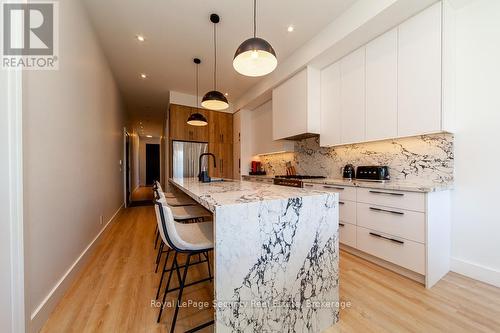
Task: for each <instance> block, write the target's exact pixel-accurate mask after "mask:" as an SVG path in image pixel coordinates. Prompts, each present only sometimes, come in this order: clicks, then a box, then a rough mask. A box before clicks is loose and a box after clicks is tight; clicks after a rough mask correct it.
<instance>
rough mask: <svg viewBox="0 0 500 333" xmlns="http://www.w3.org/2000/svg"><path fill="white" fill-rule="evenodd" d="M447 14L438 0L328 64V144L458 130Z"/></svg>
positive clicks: (324, 112) (324, 97)
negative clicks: (455, 123) (455, 120)
mask: <svg viewBox="0 0 500 333" xmlns="http://www.w3.org/2000/svg"><path fill="white" fill-rule="evenodd" d="M442 13H443V14H444V16H445V17H444V18H443V17H442ZM446 15H447V14H446V11H444V12H443V10H442V3H441V2H438V3H436V4H434V5H433V6H431V7H429V8H427V9H426V10H424V11H422V12H421V13H419V14H417V15H416V16H414V17H412V18H410V19H409V20H408V21H405V22H404V23H402V24H401V25H400V26H398V27H396V28H394V29H393V30H390V31H388V32H386V33H385V34H383V35H381V36H380V37H378V38H376V39H374V40H373V41H371V42H370V43H368V44H366V45H365V46H363V47H361V48H359V49H357V50H356V51H354V52H353V53H351V54H349V55H347V56H345V57H344V58H342V59H340V60H339V61H337V62H336V63H334V64H333V65H330V66H328V67H326V68H324V69H323V70H321V80H320V82H321V89H320V90H321V103H320V109H321V110H320V113H321V122H322V123H321V133H320V144H321V146H334V145H343V144H350V143H358V142H364V141H374V140H383V139H391V138H397V137H405V136H413V135H422V134H428V133H438V132H445V131H450V132H451V131H453V119H454V106H453V103H452V102H453V89H452V88H448V90H446V89H444V84H443V82H444V83H445V84H446V86H448V87H450V86H452V83H453V74H454V73H453V70H452V69H453V66H452V64H451V63H450V60H449V59H453V57H452V55H450V54H448V55H447V56H446V54H447V52H450V51H449V49H452V47H449V46H447V45H448V44H449V45H452V44H451V43H452V42H453V36H452V33H449V32H447V31H452V30H453V28H452V27H451V25H452V23H448V25H450V27H448V25H444V24H445V23H446V21H450V22H452V20H451V19H450V20H446ZM449 15H452V13H450V14H449ZM443 25H444V28H443ZM442 31H444V32H445V34H444V35H446V36H443V34H442ZM443 41H444V42H443ZM442 66H443V68H444V69H445V70H444V71H443V68H442ZM446 69H447V70H446ZM443 96H444V97H445V98H444V99H443ZM446 97H447V98H446Z"/></svg>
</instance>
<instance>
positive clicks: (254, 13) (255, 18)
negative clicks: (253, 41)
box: [253, 0, 257, 38]
mask: <svg viewBox="0 0 500 333" xmlns="http://www.w3.org/2000/svg"><path fill="white" fill-rule="evenodd" d="M256 8H257V0H253V38H255V36H257V14H256V13H257V9H256Z"/></svg>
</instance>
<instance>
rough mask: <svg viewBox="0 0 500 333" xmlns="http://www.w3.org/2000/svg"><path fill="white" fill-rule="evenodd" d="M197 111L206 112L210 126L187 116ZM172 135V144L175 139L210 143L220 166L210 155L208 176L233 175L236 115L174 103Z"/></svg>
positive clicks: (170, 135)
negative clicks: (197, 124) (198, 124)
mask: <svg viewBox="0 0 500 333" xmlns="http://www.w3.org/2000/svg"><path fill="white" fill-rule="evenodd" d="M194 112H198V113H201V114H202V115H204V116H205V118H206V119H207V120H208V125H207V126H192V125H189V124H188V123H187V119H188V118H189V116H190V115H191V114H192V113H194ZM169 138H170V145H172V141H193V142H207V143H208V150H209V152H211V153H213V154H214V155H215V157H216V163H217V167H216V168H214V167H213V161H212V159H211V158H210V160H209V166H210V167H209V175H210V176H211V177H217V178H233V115H232V114H231V113H224V112H217V111H211V110H205V109H198V108H193V107H189V106H184V105H177V104H171V105H170V114H169ZM170 161H172V159H170ZM171 167H172V165H171Z"/></svg>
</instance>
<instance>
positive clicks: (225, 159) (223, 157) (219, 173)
mask: <svg viewBox="0 0 500 333" xmlns="http://www.w3.org/2000/svg"><path fill="white" fill-rule="evenodd" d="M208 151H209V152H211V153H212V154H214V155H215V158H216V160H215V162H216V167H215V168H214V164H213V161H212V160H210V161H209V169H208V170H209V174H210V177H217V178H233V144H232V143H216V142H209V143H208Z"/></svg>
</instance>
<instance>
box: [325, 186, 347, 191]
mask: <svg viewBox="0 0 500 333" xmlns="http://www.w3.org/2000/svg"><path fill="white" fill-rule="evenodd" d="M323 188H331V189H335V190H341V191H343V190H344V188H343V187H337V186H329V185H323Z"/></svg>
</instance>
